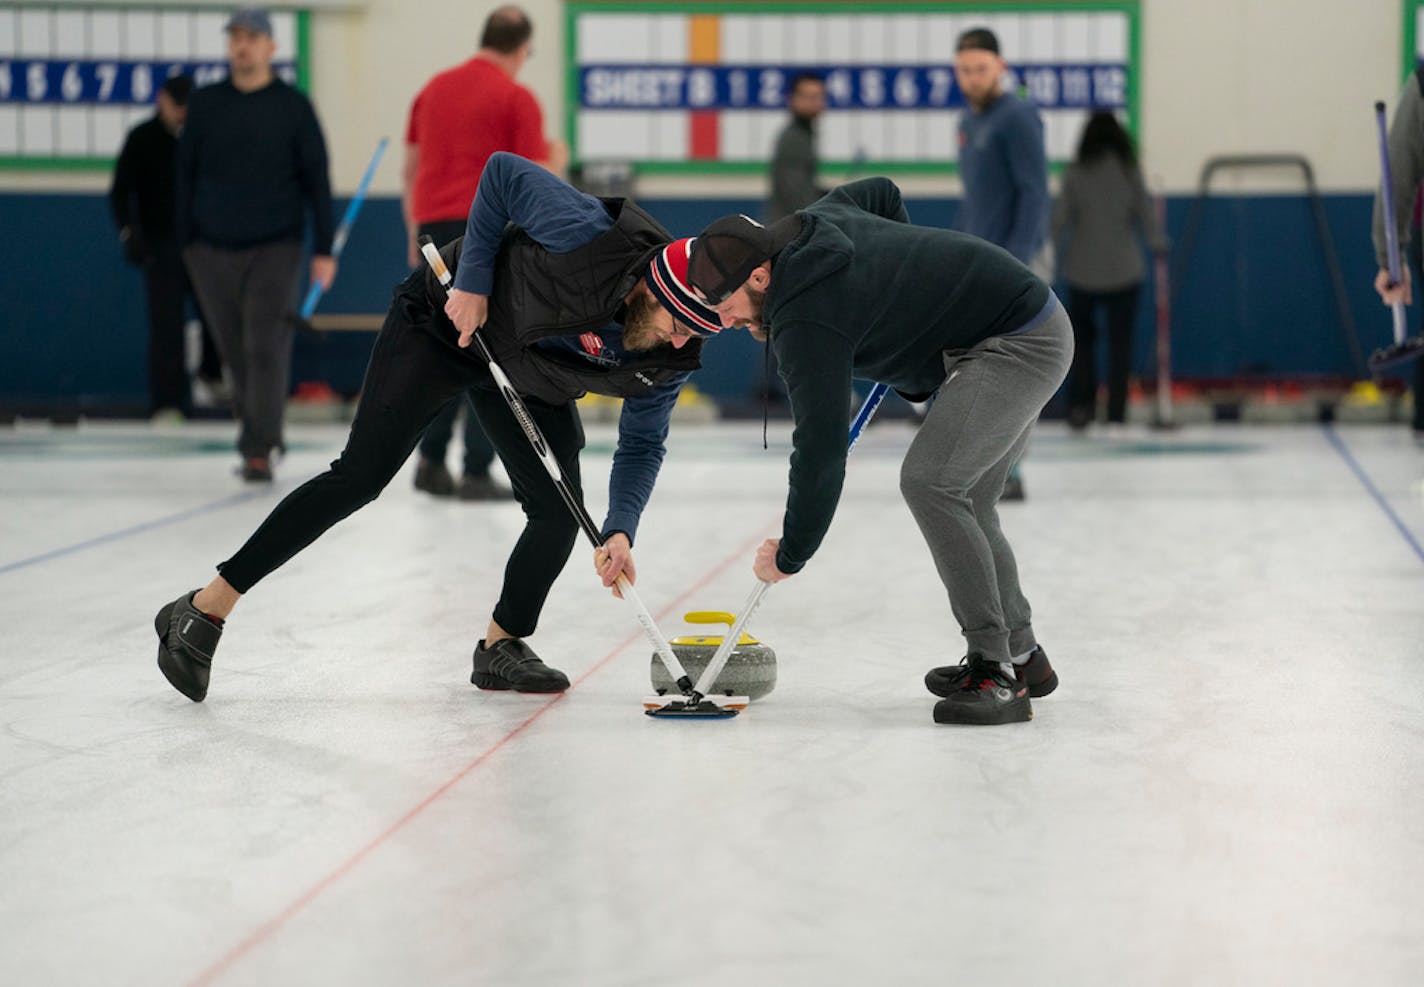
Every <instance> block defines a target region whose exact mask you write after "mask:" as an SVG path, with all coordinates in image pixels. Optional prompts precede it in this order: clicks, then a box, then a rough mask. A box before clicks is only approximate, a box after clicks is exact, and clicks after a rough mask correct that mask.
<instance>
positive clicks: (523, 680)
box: [470, 637, 569, 692]
mask: <svg viewBox="0 0 1424 987" xmlns="http://www.w3.org/2000/svg"><path fill="white" fill-rule="evenodd" d="M470 681H471V682H473V683H474V684H475V685H477V686H479V687H480V688H481V689H514V690H515V691H516V692H563V691H564V690H565V689H567V688H568V687H569V677H568V676H567V675H565V674H564V673H563V672H561V671H559V670H558V669H557V668H550V667H549V666H548V665H546V664H544V663H543V662H542V661H540V660H539V656H538V655H536V654H535V653H534V649H533V648H531V647H529V645H527V644H525V643H524V642H523V641H521V640H520V639H519V638H517V637H507V638H504V639H503V640H500V641H496V642H495V643H494V647H491V648H486V647H485V642H483V641H481V642H480V643H479V645H478V646H477V647H476V648H475V671H474V674H472V675H471V676H470Z"/></svg>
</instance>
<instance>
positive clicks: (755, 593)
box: [692, 384, 890, 701]
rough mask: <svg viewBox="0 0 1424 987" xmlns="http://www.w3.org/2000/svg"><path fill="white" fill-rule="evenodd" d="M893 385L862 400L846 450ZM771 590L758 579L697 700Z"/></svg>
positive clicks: (701, 682) (706, 670) (706, 672)
mask: <svg viewBox="0 0 1424 987" xmlns="http://www.w3.org/2000/svg"><path fill="white" fill-rule="evenodd" d="M889 390H890V388H889V387H888V386H886V385H885V384H876V385H875V386H874V387H872V388H871V389H870V393H869V394H867V395H866V396H865V400H864V401H862V402H861V405H860V410H859V411H858V412H856V415H855V419H854V420H853V421H851V423H850V438H849V439H848V440H847V442H846V452H847V453H849V452H850V451H851V450H852V449H854V448H855V444H856V442H857V441H858V440H859V439H860V433H861V432H862V431H863V430H864V429H865V426H866V423H867V422H869V421H870V418H871V416H872V415H874V414H875V409H876V408H879V407H880V402H881V401H883V400H885V394H886V392H887V391H889ZM769 589H771V583H769V582H767V581H766V580H765V579H758V580H757V584H756V587H755V588H754V589H753V590H752V592H751V595H750V596H748V597H747V602H746V603H744V604H742V613H741V616H740V617H738V618H737V621H736V623H734V624H733V625H732V629H731V631H729V632H728V633H727V636H726V637H724V638H722V643H721V644H720V645H718V646H717V651H716V652H715V653H714V654H713V655H712V660H711V661H709V662H708V663H707V667H706V668H704V669H703V670H702V674H701V675H700V676H698V678H697V687H696V688H695V689H693V691H692V696H693V699H694V701H700V699H701V698H702V697H703V696H705V695H707V693H708V691H709V690H711V688H712V683H713V682H716V681H717V676H719V675H721V674H722V669H723V668H724V667H725V666H726V664H727V659H729V658H730V657H731V656H732V649H733V648H735V647H736V646H737V642H738V641H740V640H741V639H742V629H743V628H745V627H746V626H747V621H748V620H750V619H751V616H752V611H754V610H756V608H757V607H759V606H760V605H761V598H762V597H763V596H765V595H766V591H767V590H769Z"/></svg>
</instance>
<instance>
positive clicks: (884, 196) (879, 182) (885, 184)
mask: <svg viewBox="0 0 1424 987" xmlns="http://www.w3.org/2000/svg"><path fill="white" fill-rule="evenodd" d="M831 197H839V198H841V199H844V200H845V201H847V202H849V203H850V204H851V205H853V206H855V207H856V208H857V209H863V210H864V211H866V212H868V213H872V214H874V215H876V216H884V217H885V218H886V219H893V220H894V221H895V222H897V223H908V222H909V221H910V214H909V213H908V212H906V211H905V200H904V199H902V198H901V197H900V186H898V185H896V184H895V183H894V182H892V181H891V180H890V179H888V178H862V179H861V180H860V181H858V182H849V183H848V184H845V185H842V186H840V187H839V188H837V189H834V190H833V191H832V192H831V193H830V195H829V196H828V198H831Z"/></svg>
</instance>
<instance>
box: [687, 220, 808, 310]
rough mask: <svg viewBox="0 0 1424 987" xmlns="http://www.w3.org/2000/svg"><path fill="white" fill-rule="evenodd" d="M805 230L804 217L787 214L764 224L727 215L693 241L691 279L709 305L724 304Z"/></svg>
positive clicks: (689, 265)
mask: <svg viewBox="0 0 1424 987" xmlns="http://www.w3.org/2000/svg"><path fill="white" fill-rule="evenodd" d="M800 232H801V220H800V218H799V217H797V216H787V217H786V218H785V219H782V220H778V221H777V222H775V223H772V224H771V225H770V226H763V225H762V224H761V223H758V222H757V221H756V220H754V219H752V218H751V217H750V216H741V215H738V216H723V217H722V218H721V219H719V220H716V221H715V222H713V223H712V225H711V226H708V227H707V229H705V230H703V231H702V232H701V233H700V234H698V236H697V239H696V240H693V241H692V257H691V259H690V260H689V261H688V265H687V280H688V282H689V283H690V284H691V285H692V287H693V288H695V289H696V290H697V291H698V292H699V293H700V294H701V295H702V297H703V298H705V299H706V300H707V304H709V305H720V304H722V303H723V302H724V301H726V300H727V299H728V298H729V297H731V296H732V295H733V294H735V293H736V291H737V289H738V288H740V287H741V286H742V285H744V284H746V283H747V278H749V277H751V274H752V272H753V271H755V270H756V269H757V268H758V267H760V266H761V265H762V263H764V262H765V261H769V260H771V258H773V257H775V256H776V255H777V254H778V253H780V252H781V248H782V247H784V246H786V245H787V244H788V243H790V242H791V241H792V240H794V239H796V234H798V233H800Z"/></svg>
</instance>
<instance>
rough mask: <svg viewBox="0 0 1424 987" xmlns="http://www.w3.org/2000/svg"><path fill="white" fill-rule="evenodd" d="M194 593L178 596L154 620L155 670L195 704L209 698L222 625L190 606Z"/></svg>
mask: <svg viewBox="0 0 1424 987" xmlns="http://www.w3.org/2000/svg"><path fill="white" fill-rule="evenodd" d="M197 592H198V591H197V590H193V592H192V593H188V594H187V595H185V596H180V597H179V598H178V599H176V600H174V601H173V602H172V603H170V604H168V605H167V606H166V607H164V608H163V609H162V610H160V611H158V616H156V617H154V618H153V629H154V630H156V631H157V632H158V667H159V669H160V670H161V671H162V672H163V675H164V677H165V678H167V679H168V682H169V684H171V685H172V686H173V688H175V689H177V690H178V691H179V692H181V693H183V695H185V696H187V697H188V698H189V699H191V700H193V702H195V703H200V702H202V701H203V699H204V697H205V696H207V694H208V674H209V673H210V672H211V671H212V667H213V652H214V651H216V650H217V647H218V640H219V639H220V638H221V637H222V624H220V623H215V622H214V621H213V618H211V617H209V616H208V615H207V614H205V613H203V612H202V611H201V610H198V609H196V608H195V607H194V606H193V597H194V596H195V595H196V594H197Z"/></svg>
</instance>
